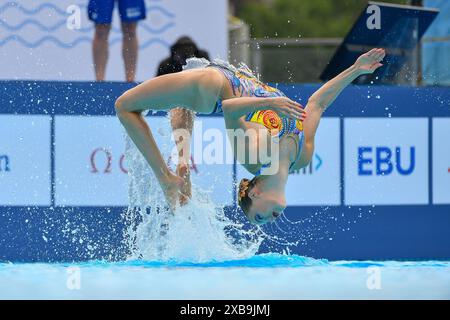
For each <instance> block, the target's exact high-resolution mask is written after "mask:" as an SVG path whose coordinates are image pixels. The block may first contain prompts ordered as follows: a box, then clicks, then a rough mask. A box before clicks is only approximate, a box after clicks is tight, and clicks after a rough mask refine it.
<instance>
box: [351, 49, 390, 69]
mask: <svg viewBox="0 0 450 320" xmlns="http://www.w3.org/2000/svg"><path fill="white" fill-rule="evenodd" d="M385 56H386V51H385V50H384V49H378V48H375V49H372V50H370V51H369V52H367V53H365V54H363V55H361V56H360V57H359V58H358V60H356V62H355V64H354V66H355V67H356V69H357V70H358V71H359V73H360V74H372V73H374V72H375V70H377V69H378V68H380V67H382V66H383V64H382V63H381V61H383V59H384V57H385Z"/></svg>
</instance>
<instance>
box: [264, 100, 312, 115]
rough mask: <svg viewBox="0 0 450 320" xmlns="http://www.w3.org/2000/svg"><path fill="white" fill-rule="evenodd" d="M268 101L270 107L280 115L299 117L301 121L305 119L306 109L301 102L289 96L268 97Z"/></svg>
mask: <svg viewBox="0 0 450 320" xmlns="http://www.w3.org/2000/svg"><path fill="white" fill-rule="evenodd" d="M268 101H269V106H268V107H269V109H271V110H273V111H275V112H276V113H278V114H279V115H283V116H285V117H288V118H292V119H298V120H300V121H303V120H305V117H306V111H305V110H304V108H303V106H302V105H301V104H300V103H298V102H295V101H293V100H291V99H289V98H288V97H274V98H268Z"/></svg>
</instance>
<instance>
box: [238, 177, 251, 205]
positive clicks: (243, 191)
mask: <svg viewBox="0 0 450 320" xmlns="http://www.w3.org/2000/svg"><path fill="white" fill-rule="evenodd" d="M249 186H250V180H248V179H245V178H244V179H242V180H241V182H240V183H239V191H238V200H239V202H241V200H242V199H243V198H245V197H247V193H248V188H249Z"/></svg>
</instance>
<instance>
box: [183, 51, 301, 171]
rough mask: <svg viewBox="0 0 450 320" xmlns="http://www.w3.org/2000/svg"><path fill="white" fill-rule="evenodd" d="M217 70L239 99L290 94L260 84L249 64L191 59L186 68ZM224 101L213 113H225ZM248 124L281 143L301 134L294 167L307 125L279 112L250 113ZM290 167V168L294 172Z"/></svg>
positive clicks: (220, 102)
mask: <svg viewBox="0 0 450 320" xmlns="http://www.w3.org/2000/svg"><path fill="white" fill-rule="evenodd" d="M201 67H204V68H215V69H217V70H219V71H221V72H222V73H223V74H224V75H225V77H226V78H227V79H228V81H229V83H230V85H231V88H232V90H233V95H234V96H235V97H261V98H267V97H285V96H286V95H285V94H284V93H283V92H281V91H280V90H278V89H276V88H273V87H271V86H268V85H267V84H265V83H263V82H261V81H259V79H258V78H257V77H256V76H255V75H254V74H253V73H252V71H251V70H250V69H249V68H248V67H247V66H246V65H245V64H241V65H240V66H239V68H236V67H235V66H233V65H231V64H229V63H228V62H225V61H222V60H219V59H215V60H213V61H212V62H210V61H208V60H206V59H198V58H191V59H188V60H187V65H186V67H185V68H184V69H192V68H201ZM222 112H223V111H222V100H221V98H219V99H218V100H217V103H216V105H215V107H214V110H213V112H212V113H222ZM245 120H246V121H248V122H256V123H260V124H262V125H263V126H265V127H266V128H267V129H268V130H269V133H270V135H271V136H272V139H274V140H275V141H280V139H281V137H282V136H284V135H287V134H295V135H298V137H299V139H298V148H297V157H296V159H295V161H294V162H293V163H292V164H291V168H292V167H293V165H294V164H295V163H296V162H297V160H298V158H299V157H300V154H301V151H302V147H303V140H304V133H303V124H302V122H300V121H299V120H294V119H290V118H286V117H280V116H279V115H278V114H277V113H276V112H275V111H272V110H261V111H255V112H252V113H249V114H248V115H247V116H246V118H245ZM269 166H270V163H268V164H263V165H262V168H261V170H260V171H259V172H258V173H257V175H260V174H261V173H262V170H264V169H265V168H267V167H269ZM291 168H290V169H291Z"/></svg>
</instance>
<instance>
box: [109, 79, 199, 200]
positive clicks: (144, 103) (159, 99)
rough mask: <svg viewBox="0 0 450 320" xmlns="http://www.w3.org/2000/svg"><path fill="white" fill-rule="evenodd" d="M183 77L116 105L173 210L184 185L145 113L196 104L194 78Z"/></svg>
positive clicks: (135, 92) (131, 93)
mask: <svg viewBox="0 0 450 320" xmlns="http://www.w3.org/2000/svg"><path fill="white" fill-rule="evenodd" d="M180 75H182V73H180V74H170V75H164V76H161V77H158V78H155V79H151V80H149V81H146V82H144V83H142V84H140V85H138V86H137V87H135V88H133V89H130V90H128V91H126V92H125V93H124V94H123V95H122V96H120V97H119V98H118V99H117V101H116V103H115V108H116V112H117V116H118V117H119V119H120V122H121V123H122V125H123V126H124V127H125V129H126V131H127V133H128V135H129V136H130V138H131V139H132V140H133V142H134V144H135V145H136V146H137V148H138V149H139V151H140V152H141V153H142V155H143V156H144V158H145V159H146V161H147V162H148V164H149V165H150V167H151V168H152V170H153V172H154V174H155V176H156V178H157V179H158V181H159V183H160V185H161V187H162V189H163V192H164V194H165V195H166V198H167V200H168V202H169V204H170V205H172V206H173V205H174V204H175V203H176V202H177V199H178V196H179V192H180V190H181V188H182V186H183V183H184V181H183V179H182V178H180V177H178V176H177V175H175V174H173V173H172V172H171V171H170V170H169V167H168V166H167V164H166V162H165V161H164V158H163V156H162V155H161V152H160V150H159V149H158V147H157V145H156V142H155V139H154V137H153V135H152V132H151V130H150V128H149V127H148V125H147V122H146V121H145V120H144V118H143V116H142V115H141V111H143V110H145V109H150V108H151V109H153V110H163V109H168V108H170V107H172V106H173V105H175V104H178V105H188V104H192V102H193V101H192V100H193V99H194V94H195V85H196V82H195V81H193V79H192V77H186V76H180ZM191 75H192V74H191ZM192 105H193V104H192Z"/></svg>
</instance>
